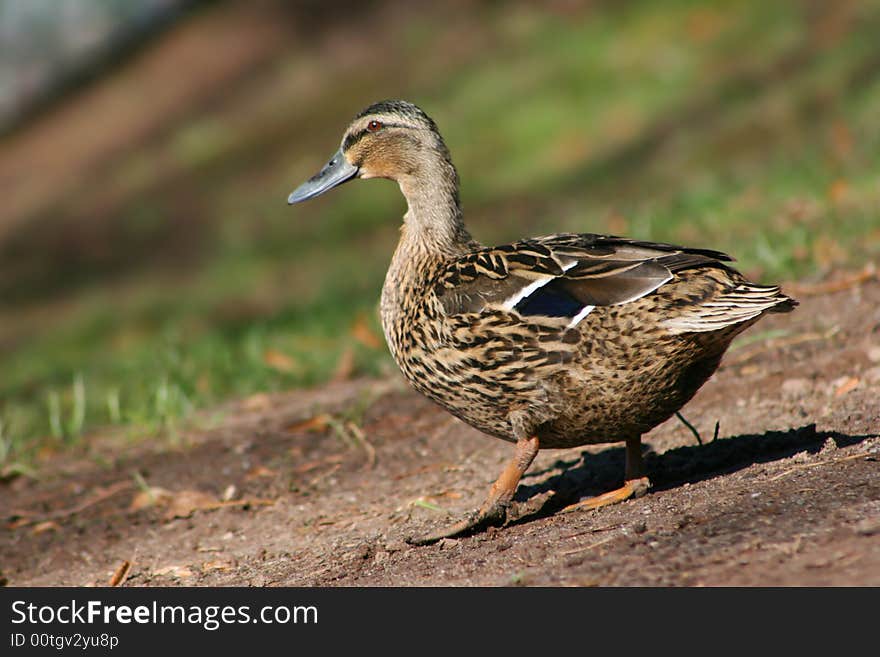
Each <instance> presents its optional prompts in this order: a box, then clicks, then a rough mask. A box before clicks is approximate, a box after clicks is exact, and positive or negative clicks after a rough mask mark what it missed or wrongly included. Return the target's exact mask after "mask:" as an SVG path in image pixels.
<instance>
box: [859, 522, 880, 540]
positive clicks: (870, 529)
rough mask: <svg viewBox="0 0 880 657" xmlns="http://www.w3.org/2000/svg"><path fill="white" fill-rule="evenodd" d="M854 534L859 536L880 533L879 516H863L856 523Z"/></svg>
mask: <svg viewBox="0 0 880 657" xmlns="http://www.w3.org/2000/svg"><path fill="white" fill-rule="evenodd" d="M855 529H856V534H858V535H860V536H873V535H874V534H880V518H865V519H864V520H860V521H859V522H858V523H856V527H855Z"/></svg>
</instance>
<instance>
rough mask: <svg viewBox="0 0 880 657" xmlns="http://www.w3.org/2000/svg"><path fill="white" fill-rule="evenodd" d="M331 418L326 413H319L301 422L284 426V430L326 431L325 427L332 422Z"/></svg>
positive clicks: (296, 431)
mask: <svg viewBox="0 0 880 657" xmlns="http://www.w3.org/2000/svg"><path fill="white" fill-rule="evenodd" d="M332 421H333V418H332V417H330V415H329V414H327V413H320V414H318V415H315V416H314V417H310V418H309V419H308V420H303V421H302V422H295V423H294V424H291V425H289V426H287V427H286V428H285V431H287V432H288V433H298V432H300V431H309V432H321V431H326V430H327V428H328V427H329V426H330V424H331V423H332Z"/></svg>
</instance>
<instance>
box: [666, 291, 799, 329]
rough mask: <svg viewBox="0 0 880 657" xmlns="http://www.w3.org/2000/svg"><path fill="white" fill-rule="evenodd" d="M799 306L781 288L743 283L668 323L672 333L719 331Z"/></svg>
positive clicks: (693, 307)
mask: <svg viewBox="0 0 880 657" xmlns="http://www.w3.org/2000/svg"><path fill="white" fill-rule="evenodd" d="M797 305H798V302H797V301H796V300H794V299H792V298H791V297H789V296H786V295H785V294H783V293H782V290H780V289H779V286H778V285H757V284H755V283H749V282H742V283H740V284H739V285H737V286H736V287H734V288H731V289H729V290H726V291H725V292H723V293H721V294H720V295H718V296H715V297H711V298H709V299H707V300H705V301H703V302H702V303H700V304H698V305H696V306H692V307H691V308H690V309H689V310H688V311H687V312H684V313H682V314H681V315H678V316H677V317H673V318H670V319H669V320H667V321H666V322H665V324H666V326H667V328H668V329H669V330H670V331H671V332H673V333H687V332H705V331H718V330H721V329H724V328H727V327H728V326H733V325H736V324H743V323H745V322H750V321H751V320H754V319H757V318H758V317H759V316H760V315H762V314H764V313H765V312H774V313H787V312H790V311H791V310H793V309H794V308H795V306H797Z"/></svg>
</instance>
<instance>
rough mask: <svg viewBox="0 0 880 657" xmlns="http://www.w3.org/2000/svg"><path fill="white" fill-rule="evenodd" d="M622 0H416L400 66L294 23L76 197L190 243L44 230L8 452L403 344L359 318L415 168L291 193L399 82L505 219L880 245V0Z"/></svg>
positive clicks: (17, 318) (817, 266) (487, 214)
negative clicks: (511, 2)
mask: <svg viewBox="0 0 880 657" xmlns="http://www.w3.org/2000/svg"><path fill="white" fill-rule="evenodd" d="M615 6H616V5H610V6H609V8H607V9H605V10H602V11H599V10H582V11H577V12H574V13H573V14H572V15H557V14H553V13H548V12H539V11H537V10H533V9H530V8H528V7H525V6H519V7H516V8H509V7H506V6H503V5H502V6H492V7H489V8H480V9H473V10H472V11H471V12H470V13H469V14H467V15H464V16H458V17H457V18H455V19H454V20H453V19H450V20H449V21H446V20H445V19H444V21H440V22H439V23H438V20H437V17H436V16H433V15H427V14H426V15H425V16H424V17H418V16H416V17H414V18H413V19H412V20H411V22H409V23H406V24H398V25H391V26H388V27H387V28H384V29H387V33H386V32H383V33H381V34H379V35H378V36H377V38H376V39H375V41H376V44H377V45H376V53H375V56H374V60H375V61H376V62H382V63H385V64H387V65H386V66H379V65H374V66H368V67H365V68H361V69H356V70H353V69H352V67H351V66H348V65H346V64H345V63H344V62H343V63H339V62H337V61H335V60H334V59H333V58H332V57H325V56H326V55H327V53H323V52H319V53H317V54H316V53H314V52H310V51H306V50H304V49H303V48H304V46H291V48H292V50H291V52H290V53H289V54H288V55H286V56H285V58H284V59H283V60H282V61H279V62H278V68H277V70H275V72H274V73H272V74H267V76H266V77H265V79H262V80H256V81H249V82H248V84H246V85H245V84H242V85H241V86H239V87H233V88H232V89H231V90H230V92H229V95H228V98H227V99H226V102H225V104H224V105H223V106H221V107H216V108H213V109H209V110H205V111H202V112H200V113H198V114H195V115H193V116H192V117H190V118H189V119H187V120H185V121H182V122H179V123H177V124H173V125H170V126H169V127H168V130H167V131H166V134H165V135H164V136H162V137H161V138H157V139H156V140H155V141H154V142H153V143H151V144H148V145H146V146H142V147H139V148H136V149H135V148H132V149H131V152H130V153H126V154H124V155H123V156H121V157H120V159H119V161H118V163H117V165H116V166H114V167H113V169H112V171H109V172H104V173H103V174H102V175H101V176H100V177H97V176H96V177H95V178H93V179H91V180H87V181H86V182H85V183H84V185H83V186H82V188H81V191H80V192H79V193H78V195H77V197H76V198H74V199H71V200H70V203H69V204H65V203H59V205H58V208H57V212H56V213H55V215H54V216H53V218H52V221H57V222H59V224H63V223H64V222H65V221H68V222H77V221H83V220H84V219H83V218H84V217H90V218H91V217H99V216H101V211H100V208H102V207H103V206H102V205H101V204H102V202H104V201H102V199H105V198H106V195H107V194H115V195H116V196H115V198H117V199H121V201H119V202H118V203H117V204H116V205H114V206H113V207H114V215H113V226H115V228H114V229H113V230H116V231H120V232H119V233H118V234H119V235H121V236H122V238H124V239H122V240H121V241H120V243H119V244H120V245H121V246H120V247H119V248H127V246H126V245H130V246H132V247H137V248H139V249H144V245H147V247H149V248H147V249H145V250H146V251H150V249H153V248H155V249H156V250H157V251H158V252H164V251H165V250H169V249H170V251H171V255H166V256H163V257H158V256H155V257H148V256H146V255H143V254H142V255H140V256H137V257H135V255H132V256H131V257H130V262H129V258H127V254H123V255H124V256H126V257H122V258H121V262H114V265H113V267H112V268H110V267H105V268H102V267H100V266H95V267H94V268H93V270H92V269H90V262H91V261H90V260H88V258H85V259H84V260H82V261H81V262H80V261H78V264H77V265H76V266H77V270H76V271H74V272H71V271H67V270H64V269H57V270H55V269H52V267H53V266H54V265H53V263H52V262H51V261H50V260H49V259H48V258H46V260H45V261H42V260H40V258H41V257H45V256H44V255H43V254H42V253H41V252H40V250H39V247H35V250H34V256H33V259H34V263H35V264H34V263H30V264H33V269H34V271H38V272H40V275H41V276H42V278H39V279H34V281H37V282H34V283H33V284H32V285H31V284H30V283H28V282H27V281H25V283H23V284H22V285H20V286H18V287H16V289H15V297H14V298H15V301H14V302H9V303H4V302H3V301H2V298H0V313H2V322H3V323H2V325H0V345H3V344H7V345H9V344H11V345H12V346H11V347H5V346H4V347H0V348H2V351H0V372H2V378H0V475H2V469H3V468H6V469H7V470H9V469H10V468H19V467H22V466H26V465H27V464H30V463H32V462H33V459H34V456H35V454H37V452H38V450H40V449H41V448H44V447H46V446H50V447H55V448H64V447H69V446H74V445H77V444H80V442H81V441H80V439H81V437H82V436H83V435H84V434H87V433H89V432H92V431H97V430H100V429H101V428H102V427H117V428H121V429H123V430H124V431H126V432H128V433H130V434H131V435H133V436H142V435H155V434H163V435H174V433H175V431H176V430H177V429H178V428H179V427H180V426H181V423H183V422H188V421H190V420H191V418H192V417H193V412H194V411H196V410H198V409H207V408H210V407H212V406H213V405H216V404H218V403H220V402H222V401H224V400H227V399H230V398H235V397H242V396H248V395H252V394H255V393H258V392H271V391H277V390H288V389H292V388H296V387H300V386H309V385H314V384H318V383H320V382H322V381H326V380H327V379H328V378H330V377H331V376H332V375H333V373H334V371H335V370H336V369H337V367H338V365H339V363H340V359H341V358H342V355H343V353H344V352H345V351H346V350H347V349H354V352H353V358H354V361H353V362H354V365H353V368H354V369H353V373H354V374H367V375H379V374H381V373H382V372H384V371H388V370H389V368H391V367H392V365H391V364H390V361H389V358H388V356H387V354H386V352H385V350H384V348H383V347H381V346H380V347H378V348H377V347H375V346H370V345H368V344H362V343H361V342H359V341H358V340H356V339H355V337H354V336H355V333H356V332H353V329H352V327H353V326H354V325H355V323H356V322H360V324H361V328H363V324H364V322H366V325H367V326H368V327H370V330H372V331H373V332H375V333H378V326H377V322H376V318H375V306H376V301H377V299H378V293H379V288H380V287H381V281H382V277H383V273H384V270H385V267H386V266H387V262H388V259H389V258H390V254H391V251H392V249H393V245H394V240H395V236H396V229H397V225H398V222H399V217H400V216H401V215H402V214H403V212H404V205H403V201H402V199H401V198H400V197H399V193H398V191H397V190H396V188H395V187H394V185H393V184H391V183H388V182H382V183H377V182H370V183H356V184H352V185H346V186H345V187H343V188H341V189H339V190H336V191H335V192H334V193H333V194H331V195H329V196H328V197H327V198H322V199H320V200H318V201H314V202H312V203H310V204H308V205H303V206H297V207H294V208H288V207H287V206H286V205H285V203H284V199H285V197H286V195H287V193H288V192H289V191H290V190H291V189H292V188H293V187H294V186H295V185H296V184H298V183H299V182H300V181H301V180H303V179H305V178H306V177H307V176H309V175H311V173H313V171H314V170H316V169H317V168H318V167H320V165H321V164H323V162H324V161H325V159H326V158H327V157H328V156H329V155H330V154H331V153H332V151H333V150H334V149H335V147H336V145H337V144H338V140H339V137H340V134H341V131H342V129H343V127H344V124H345V121H346V120H347V119H348V118H349V117H350V116H351V115H353V114H354V113H355V112H356V111H358V110H359V109H360V108H361V107H362V106H363V105H365V104H367V103H368V102H371V101H373V100H376V99H378V98H381V97H386V96H405V97H409V98H411V99H413V100H415V101H417V102H419V103H420V104H422V105H423V106H424V107H425V108H426V109H427V111H428V112H429V113H430V114H432V115H433V116H434V118H435V119H436V120H437V122H438V124H439V125H440V128H441V130H442V132H443V133H444V135H445V137H446V139H447V142H448V144H449V146H450V148H451V150H452V152H453V156H454V158H455V161H456V163H457V165H458V167H459V171H460V173H461V176H462V181H463V188H462V197H463V201H464V204H465V212H466V216H468V217H469V223H470V226H471V229H472V232H474V234H475V235H476V236H477V237H478V238H479V239H481V240H482V241H485V242H496V241H503V240H511V239H516V238H519V237H522V236H524V235H528V234H539V233H549V232H557V231H595V232H617V233H626V234H629V235H631V236H633V237H638V238H644V239H656V240H666V241H673V242H682V243H687V244H691V245H695V246H708V247H712V248H718V249H722V250H726V251H728V252H730V253H732V254H733V255H735V256H736V257H737V259H738V261H739V263H740V266H741V267H742V268H743V269H744V270H745V271H746V272H748V273H749V274H750V275H753V276H756V277H758V278H760V279H761V280H766V281H775V280H780V279H781V280H785V279H793V278H798V277H811V276H812V277H816V276H821V275H823V274H824V273H826V272H828V271H829V270H830V269H832V268H834V267H849V266H858V265H860V264H862V263H864V262H866V261H867V260H871V259H876V258H877V257H878V256H880V247H878V243H880V185H878V180H880V158H878V157H877V155H876V154H877V153H878V152H880V123H878V122H877V116H880V76H875V75H873V74H872V73H871V71H872V70H874V69H876V68H877V67H876V66H874V67H873V69H872V68H871V67H870V66H868V67H866V66H865V62H869V61H870V60H871V58H872V57H873V58H874V61H875V62H876V61H877V60H876V57H877V55H878V45H877V41H876V34H877V28H878V26H880V8H878V7H875V6H873V5H870V4H866V3H862V4H860V5H859V8H858V9H857V10H856V12H857V13H856V14H855V15H853V16H851V17H850V18H849V19H848V20H843V22H842V23H835V22H834V20H835V19H834V17H833V16H831V17H827V18H820V19H817V20H818V22H817V24H815V25H813V26H811V25H810V22H809V20H808V19H807V17H806V14H805V9H804V7H803V6H802V5H800V4H798V3H766V2H757V1H752V2H746V3H742V2H739V3H732V2H731V3H720V4H713V5H711V6H708V5H706V4H705V3H694V2H684V1H682V2H674V3H662V4H660V3H648V2H641V3H627V4H626V6H625V7H624V8H619V9H618V8H614V7H615ZM829 11H830V10H829ZM823 21H824V22H823ZM826 22H827V23H828V24H829V25H830V27H827V26H826V25H825V23H826ZM835 26H837V27H835ZM826 27H827V29H825V28H826ZM823 30H824V31H823ZM457 32H460V34H459V35H458V36H456V33H457ZM468 35H470V38H469V39H468ZM817 35H818V36H817ZM822 35H825V36H822ZM829 35H830V36H829ZM456 39H458V40H460V41H462V43H465V44H466V45H463V46H460V51H454V52H450V53H446V52H445V51H444V50H443V48H446V47H448V45H449V44H450V43H453V42H457V41H456ZM316 47H324V48H327V46H316ZM316 65H321V66H325V67H326V70H324V71H322V74H323V75H322V76H320V78H319V79H318V80H317V81H313V82H312V84H311V85H310V86H308V87H304V86H303V85H302V84H301V83H300V81H301V80H302V79H304V77H303V72H304V71H306V70H307V69H308V67H314V66H316ZM863 69H864V70H866V71H867V73H864V72H863V73H862V74H859V71H860V70H863ZM294 79H295V80H297V81H298V82H297V83H293V82H290V80H294ZM105 214H106V211H105ZM98 234H99V235H100V233H98ZM113 234H114V235H116V234H117V233H113ZM96 239H97V238H96ZM186 240H189V242H187V243H186V244H185V245H184V246H185V248H184V247H181V248H179V249H178V250H176V251H175V250H174V248H173V247H174V246H175V245H176V244H178V243H180V242H185V241H186ZM37 244H38V245H39V242H37ZM28 271H30V270H28ZM46 272H50V273H51V275H50V274H47V273H46ZM52 272H54V273H52ZM10 298H11V297H10ZM358 318H362V319H358ZM363 318H365V319H363ZM4 340H5V341H4ZM279 354H280V358H279Z"/></svg>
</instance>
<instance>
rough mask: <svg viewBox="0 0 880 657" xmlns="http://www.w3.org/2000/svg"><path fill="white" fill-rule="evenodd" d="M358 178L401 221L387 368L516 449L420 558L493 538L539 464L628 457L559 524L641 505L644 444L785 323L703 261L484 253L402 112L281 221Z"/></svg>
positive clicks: (387, 317) (390, 274) (725, 259)
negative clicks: (763, 326) (389, 192)
mask: <svg viewBox="0 0 880 657" xmlns="http://www.w3.org/2000/svg"><path fill="white" fill-rule="evenodd" d="M358 178H360V179H367V178H386V179H390V180H393V181H396V182H397V184H398V185H399V187H400V191H401V193H402V194H403V196H404V198H405V199H406V203H407V210H406V213H405V214H404V216H403V222H402V225H401V227H400V238H399V241H398V243H397V247H396V249H395V250H394V254H393V256H392V257H391V261H390V264H389V267H388V270H387V274H386V277H385V282H384V285H383V287H382V292H381V297H380V301H379V315H380V319H381V325H382V330H383V332H384V334H385V339H386V342H387V344H388V348H389V350H390V352H391V355H392V357H393V359H394V360H395V362H396V363H397V365H398V367H399V368H400V370H401V372H402V373H403V375H404V377H405V378H406V379H407V381H408V382H409V383H410V384H411V385H412V387H414V388H415V389H416V390H417V391H418V392H420V393H421V394H423V395H425V396H426V397H427V398H429V399H431V400H433V401H434V402H436V403H437V404H439V405H440V406H441V407H443V408H444V409H446V410H447V411H448V412H449V413H451V414H452V415H454V416H456V417H457V418H459V419H461V420H463V421H464V422H465V423H467V424H468V425H470V426H472V427H474V428H476V429H478V430H479V431H481V432H483V433H485V434H488V435H489V436H494V437H497V438H500V439H502V440H505V441H508V442H511V443H513V454H512V455H511V457H510V459H509V461H508V462H507V463H506V465H505V467H504V469H503V471H502V472H501V473H500V475H499V476H498V477H497V479H496V480H495V482H494V483H493V484H492V486H491V488H490V490H489V492H488V495H487V496H486V499H485V501H484V502H483V504H482V505H481V506H480V507H479V508H478V509H477V510H475V511H474V512H472V513H470V514H468V515H466V516H465V517H464V518H462V519H461V520H459V521H457V522H454V523H453V524H451V525H448V526H443V527H440V528H438V529H435V530H433V531H431V532H429V533H428V534H425V535H423V536H415V537H410V538H409V541H410V542H411V543H413V544H416V545H426V544H431V543H435V542H437V541H440V540H441V539H444V538H457V537H462V536H468V535H473V534H475V533H478V532H480V531H484V530H486V529H487V528H489V527H490V526H493V525H494V526H498V525H503V524H504V523H505V521H506V519H507V515H508V509H509V507H510V505H511V502H512V500H513V498H514V494H515V492H516V488H517V486H518V484H519V482H520V479H521V478H522V476H523V475H524V473H525V472H526V470H527V469H528V468H529V466H530V465H531V463H532V461H533V460H534V458H535V456H536V455H537V453H538V451H539V450H540V449H559V448H572V447H579V446H583V445H590V444H600V443H624V445H625V465H624V473H623V474H624V477H623V484H622V486H620V487H619V488H616V489H614V490H611V491H608V492H605V493H603V494H601V495H598V496H595V497H589V498H586V499H584V500H581V501H579V502H577V503H575V504H573V505H570V506H569V507H567V508H565V509H564V511H572V510H578V509H596V508H600V507H602V506H605V505H608V504H613V503H617V502H622V501H624V500H627V499H630V498H633V497H638V496H641V495H644V494H646V493H647V491H648V490H649V488H650V479H649V478H648V476H647V475H646V472H645V468H644V463H643V455H642V437H643V436H644V434H646V433H647V432H648V431H650V430H651V429H652V428H654V427H656V426H657V425H659V424H660V423H662V422H664V421H665V420H667V419H669V418H670V417H672V416H673V415H674V414H676V413H677V412H678V411H679V410H680V409H681V408H682V407H683V406H684V405H685V404H686V403H687V402H688V401H690V400H691V398H692V397H693V396H694V394H695V393H696V392H697V390H699V388H700V387H701V386H702V385H703V384H704V383H705V382H706V381H707V380H708V379H709V378H710V377H711V376H712V374H713V373H714V372H715V371H716V369H717V368H718V366H719V364H720V362H721V359H722V356H723V355H724V353H725V351H726V350H727V348H728V347H729V346H730V344H731V341H732V340H733V339H734V338H735V337H736V336H737V335H739V334H740V333H741V332H742V331H744V330H745V329H747V328H748V327H749V326H751V325H752V324H754V323H755V322H757V321H758V320H759V319H760V318H761V317H762V316H764V315H765V314H766V313H771V312H788V311H790V310H792V309H793V308H794V307H795V306H796V305H797V301H796V300H794V299H793V298H791V297H789V296H786V295H785V294H784V293H782V291H781V290H780V287H779V286H777V285H761V284H757V283H753V282H750V281H749V280H747V278H746V277H745V276H744V275H743V274H741V273H740V272H739V271H737V270H736V269H734V268H733V266H732V265H731V264H730V263H731V262H732V261H733V259H732V258H731V257H730V256H728V255H726V254H724V253H722V252H720V251H715V250H711V249H704V248H689V247H683V246H676V245H673V244H665V243H660V242H651V241H643V240H637V239H629V238H626V237H618V236H614V235H601V234H592V233H557V234H550V235H545V236H541V237H532V238H527V239H522V240H519V241H516V242H512V243H510V244H502V245H498V246H484V245H483V244H481V243H479V242H478V241H476V240H475V239H474V238H473V237H471V234H470V233H469V232H468V230H467V228H466V227H465V223H464V220H463V214H462V207H461V201H460V198H459V177H458V172H457V170H456V168H455V166H454V165H453V163H452V158H451V156H450V152H449V149H448V148H447V146H446V143H445V142H444V140H443V138H442V137H441V135H440V131H439V130H438V128H437V125H436V124H435V122H434V121H433V120H432V119H431V118H430V117H429V116H428V115H427V114H426V113H425V112H424V111H423V110H422V109H421V108H419V107H418V106H416V105H415V104H413V103H410V102H408V101H404V100H384V101H380V102H377V103H374V104H372V105H370V106H368V107H367V108H366V109H364V110H363V111H361V112H360V113H358V114H357V116H355V118H354V119H353V120H352V121H351V123H350V124H349V126H348V127H347V128H346V130H345V132H344V134H343V137H342V140H341V144H340V147H339V149H338V150H337V151H336V152H335V153H334V154H333V156H332V157H331V158H330V160H329V161H328V162H327V164H325V165H324V166H323V167H322V168H321V169H320V171H318V173H317V174H315V175H314V176H312V177H311V178H309V179H308V180H307V181H306V182H304V183H303V184H301V185H300V186H299V187H297V188H296V189H295V190H294V191H293V192H292V193H291V194H290V195H289V197H288V203H289V204H291V205H292V204H296V203H301V202H303V201H306V200H308V199H312V198H315V197H317V196H320V195H321V194H324V193H326V192H328V191H329V190H331V189H333V188H335V187H338V186H339V185H341V184H343V183H345V182H348V181H351V180H355V179H358Z"/></svg>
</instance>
